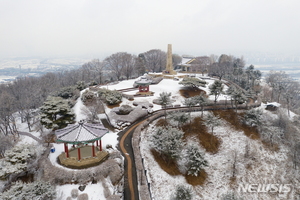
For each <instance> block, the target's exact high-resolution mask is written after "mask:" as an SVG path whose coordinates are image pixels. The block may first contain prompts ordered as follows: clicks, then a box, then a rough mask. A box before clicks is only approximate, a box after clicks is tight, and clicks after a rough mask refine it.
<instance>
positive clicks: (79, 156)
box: [77, 147, 81, 160]
mask: <svg viewBox="0 0 300 200" xmlns="http://www.w3.org/2000/svg"><path fill="white" fill-rule="evenodd" d="M77 153H78V160H80V159H81V155H80V147H78V149H77Z"/></svg>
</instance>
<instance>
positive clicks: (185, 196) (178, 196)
mask: <svg viewBox="0 0 300 200" xmlns="http://www.w3.org/2000/svg"><path fill="white" fill-rule="evenodd" d="M192 198H193V193H192V189H191V188H190V187H188V186H184V185H178V186H177V187H176V192H175V197H174V198H173V200H192Z"/></svg>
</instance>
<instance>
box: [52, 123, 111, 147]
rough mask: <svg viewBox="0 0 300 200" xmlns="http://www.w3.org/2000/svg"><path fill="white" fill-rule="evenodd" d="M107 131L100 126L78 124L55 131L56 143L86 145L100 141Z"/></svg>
mask: <svg viewBox="0 0 300 200" xmlns="http://www.w3.org/2000/svg"><path fill="white" fill-rule="evenodd" d="M107 132H108V130H107V129H106V128H105V127H104V126H103V125H102V124H89V123H85V122H78V123H76V124H69V125H68V126H67V127H65V128H63V129H59V130H56V131H55V135H56V137H57V141H58V142H66V143H73V144H77V143H88V142H93V141H96V140H99V139H101V137H103V136H104V135H105V134H106V133H107Z"/></svg>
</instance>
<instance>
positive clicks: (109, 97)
mask: <svg viewBox="0 0 300 200" xmlns="http://www.w3.org/2000/svg"><path fill="white" fill-rule="evenodd" d="M98 95H99V97H100V98H101V99H102V100H104V101H105V102H106V103H107V104H109V105H113V104H117V103H120V102H121V101H122V93H121V92H118V91H117V90H108V89H105V88H101V89H100V90H99V91H98Z"/></svg>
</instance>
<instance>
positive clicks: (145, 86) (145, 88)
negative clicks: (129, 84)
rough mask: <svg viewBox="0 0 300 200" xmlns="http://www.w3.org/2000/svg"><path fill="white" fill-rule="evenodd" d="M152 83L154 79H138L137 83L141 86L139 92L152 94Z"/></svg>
mask: <svg viewBox="0 0 300 200" xmlns="http://www.w3.org/2000/svg"><path fill="white" fill-rule="evenodd" d="M151 83H152V81H151V80H148V79H146V78H141V79H140V80H138V81H136V82H135V84H137V85H138V87H139V92H138V93H137V94H144V95H150V94H151V92H150V90H149V85H150V84H151Z"/></svg>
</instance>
